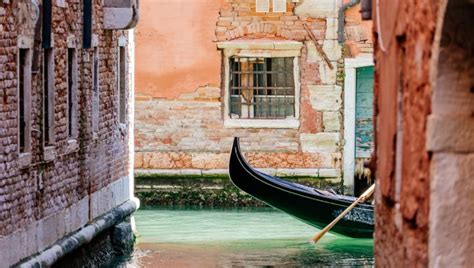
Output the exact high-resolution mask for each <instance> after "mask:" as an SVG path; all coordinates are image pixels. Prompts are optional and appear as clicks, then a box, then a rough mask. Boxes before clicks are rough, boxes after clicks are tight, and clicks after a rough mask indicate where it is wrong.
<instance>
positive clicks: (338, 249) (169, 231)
mask: <svg viewBox="0 0 474 268" xmlns="http://www.w3.org/2000/svg"><path fill="white" fill-rule="evenodd" d="M135 221H136V226H137V230H138V232H139V235H138V237H137V245H136V250H135V252H134V254H133V256H132V259H131V260H129V261H128V262H127V264H126V266H128V267H327V266H330V267H372V266H373V241H372V240H371V239H351V238H347V237H343V236H338V235H333V234H328V235H326V236H325V237H323V239H322V240H321V241H320V242H319V243H318V244H311V243H309V242H308V241H309V239H310V237H312V236H313V235H314V234H315V233H316V232H317V229H315V228H313V227H311V226H308V225H306V224H304V223H301V222H300V221H298V220H296V219H294V218H292V217H291V216H288V215H287V214H284V213H282V212H279V211H276V210H273V209H265V208H258V209H257V208H251V209H249V208H242V209H171V208H155V209H140V210H139V211H138V212H137V213H135Z"/></svg>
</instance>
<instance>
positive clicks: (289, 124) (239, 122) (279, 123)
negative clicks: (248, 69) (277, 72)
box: [218, 42, 302, 128]
mask: <svg viewBox="0 0 474 268" xmlns="http://www.w3.org/2000/svg"><path fill="white" fill-rule="evenodd" d="M219 44H222V43H219ZM249 44H253V43H249ZM257 44H259V45H261V44H262V43H257ZM263 44H266V43H263ZM234 45H235V44H234ZM239 45H241V46H244V44H243V43H242V44H240V43H239ZM295 45H299V46H300V48H301V45H302V44H301V43H300V42H290V46H292V48H293V46H295ZM218 47H219V48H224V53H223V54H224V127H225V128H299V127H300V121H299V118H300V90H301V83H300V62H299V56H300V55H301V52H300V50H294V49H290V50H288V51H289V52H291V53H294V54H293V55H292V56H291V57H294V60H293V76H294V81H295V116H294V117H288V118H285V119H235V118H231V117H230V116H229V68H230V67H229V58H230V57H232V56H235V55H238V56H242V55H240V54H238V53H237V54H235V53H234V52H235V51H234V50H228V49H226V48H225V46H219V45H218ZM233 48H234V47H233ZM252 48H253V47H252ZM280 49H281V50H279V51H281V52H283V53H285V52H288V51H287V50H284V49H282V48H280ZM261 53H262V51H260V50H248V51H247V54H246V55H245V56H246V57H262V54H261ZM285 56H286V55H285Z"/></svg>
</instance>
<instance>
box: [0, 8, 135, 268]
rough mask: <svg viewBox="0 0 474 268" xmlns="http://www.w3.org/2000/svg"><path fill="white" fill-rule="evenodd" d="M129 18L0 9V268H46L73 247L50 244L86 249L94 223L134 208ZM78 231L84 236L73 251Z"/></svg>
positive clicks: (105, 12)
mask: <svg viewBox="0 0 474 268" xmlns="http://www.w3.org/2000/svg"><path fill="white" fill-rule="evenodd" d="M136 8H137V7H136V3H134V2H133V1H107V0H105V1H90V0H89V1H88V0H84V1H79V0H72V1H63V0H54V1H52V0H43V1H30V0H18V1H11V0H3V1H0V99H2V102H1V104H0V121H1V122H0V249H1V250H0V259H1V260H2V263H1V264H0V266H2V267H4V266H10V265H13V264H19V263H20V262H26V263H27V264H26V266H29V265H32V264H34V263H42V265H51V264H52V263H54V262H55V261H57V260H58V259H59V258H60V257H62V256H64V255H65V254H67V253H70V250H71V245H73V246H72V248H74V247H78V246H80V245H81V243H70V244H69V245H68V247H64V244H59V247H57V246H58V243H59V242H58V241H60V239H65V240H62V241H63V243H65V242H64V241H66V242H70V241H69V240H68V237H69V238H70V237H71V235H75V236H76V239H75V240H74V239H73V240H74V241H76V242H78V241H81V242H85V243H86V242H88V241H90V240H91V239H92V238H93V236H95V235H96V234H97V232H98V231H99V230H102V229H103V228H106V227H107V226H104V225H103V224H101V223H97V222H96V220H97V219H99V218H101V217H104V216H105V217H106V218H107V215H110V214H111V213H115V212H117V210H120V211H122V212H123V213H124V214H125V215H129V214H130V213H131V212H133V211H134V209H135V208H136V207H137V205H136V203H135V201H133V200H132V199H133V198H132V197H133V191H132V190H130V189H133V188H132V187H131V186H132V182H133V177H131V170H132V168H131V165H132V161H133V160H131V158H130V154H131V153H133V149H131V148H132V147H131V143H130V142H129V140H130V139H131V137H132V133H133V130H132V124H131V120H130V116H129V114H130V109H131V106H130V104H129V100H130V99H131V98H132V96H133V95H132V94H131V93H132V82H133V81H132V80H133V76H131V72H130V71H131V69H130V68H131V67H130V66H131V64H130V62H131V60H132V57H131V55H132V54H131V52H132V49H133V35H131V33H130V31H127V30H126V29H128V28H131V27H133V26H134V24H135V23H136V19H137V18H136V16H134V15H133V14H134V12H135V13H136V11H137V9H136ZM119 13H120V14H122V15H121V18H120V19H117V14H119ZM114 210H116V211H115V212H114ZM123 216H124V215H122V217H116V216H114V218H113V220H112V221H107V224H109V226H108V227H110V226H112V225H115V224H118V223H120V222H121V221H124V220H125V219H124V218H123ZM91 224H92V227H91ZM85 227H87V228H89V229H87V228H85ZM108 227H107V228H108ZM81 228H82V231H84V230H89V231H91V230H93V231H92V232H89V234H88V235H89V236H88V237H87V236H86V237H87V238H86V239H83V241H82V240H81V239H77V237H81V236H83V234H82V233H81V231H78V230H79V229H81ZM101 228H102V229H101ZM91 235H92V237H91ZM53 245H56V247H52V246H53ZM74 245H75V246H74ZM58 248H59V250H58ZM30 256H34V257H32V258H30V259H28V258H29V257H30Z"/></svg>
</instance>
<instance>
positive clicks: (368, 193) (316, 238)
mask: <svg viewBox="0 0 474 268" xmlns="http://www.w3.org/2000/svg"><path fill="white" fill-rule="evenodd" d="M374 191H375V184H373V185H372V186H370V188H369V189H367V190H366V191H365V192H364V193H363V194H362V195H361V196H359V198H357V199H356V200H355V201H354V203H352V204H351V205H350V206H349V207H347V208H346V209H345V210H344V211H343V212H342V213H341V214H340V215H339V216H337V218H335V219H334V220H333V221H332V222H331V223H330V224H328V226H326V227H324V229H322V230H321V231H320V232H319V233H317V234H316V235H315V236H313V238H312V239H311V241H312V242H313V243H317V242H318V241H319V239H321V237H323V236H324V235H325V234H326V233H327V232H329V230H331V228H332V227H334V225H336V223H338V222H339V221H340V220H341V219H342V218H344V216H346V214H347V213H349V212H350V211H351V210H352V209H353V208H354V207H355V206H356V205H357V204H359V203H360V202H364V201H365V200H366V199H367V198H369V197H370V196H371V195H372V194H373V193H374Z"/></svg>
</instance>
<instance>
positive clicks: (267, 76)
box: [229, 57, 295, 119]
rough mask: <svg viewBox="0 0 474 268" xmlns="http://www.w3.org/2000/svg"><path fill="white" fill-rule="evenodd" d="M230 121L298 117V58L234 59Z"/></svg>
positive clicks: (231, 70) (230, 79) (230, 85)
mask: <svg viewBox="0 0 474 268" xmlns="http://www.w3.org/2000/svg"><path fill="white" fill-rule="evenodd" d="M229 65H230V76H229V90H230V94H229V97H230V99H229V117H230V118H240V119H285V118H288V117H295V78H294V57H279V58H259V57H230V63H229Z"/></svg>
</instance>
